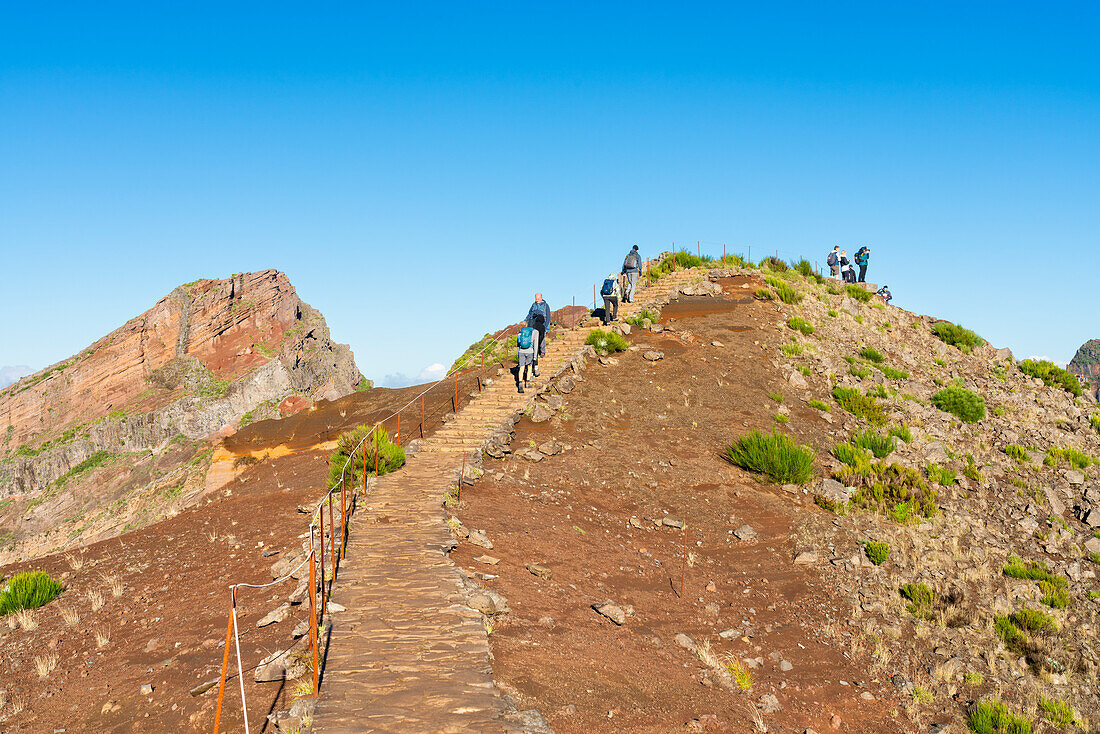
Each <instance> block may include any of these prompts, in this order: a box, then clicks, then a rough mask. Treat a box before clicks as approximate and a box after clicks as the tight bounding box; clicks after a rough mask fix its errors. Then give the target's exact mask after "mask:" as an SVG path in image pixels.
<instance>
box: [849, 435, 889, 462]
mask: <svg viewBox="0 0 1100 734" xmlns="http://www.w3.org/2000/svg"><path fill="white" fill-rule="evenodd" d="M852 443H853V444H855V445H856V446H858V447H860V448H861V449H867V450H868V451H870V452H871V453H872V454H874V455H875V458H876V459H885V458H886V457H887V456H889V455H890V454H891V453H893V451H894V449H896V448H897V445H898V442H897V440H896V439H895V438H894V437H893V436H890V435H886V436H882V435H880V434H878V433H875V432H874V431H872V430H869V429H867V430H863V431H860V432H859V433H856V434H855V435H854V436H852Z"/></svg>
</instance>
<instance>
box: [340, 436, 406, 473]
mask: <svg viewBox="0 0 1100 734" xmlns="http://www.w3.org/2000/svg"><path fill="white" fill-rule="evenodd" d="M360 441H362V442H363V443H362V445H359V442H360ZM357 445H359V447H358V448H356V446H357ZM349 456H350V457H351V461H350V462H349V461H348V457H349ZM364 457H365V458H366V465H367V474H374V467H375V464H376V463H377V465H378V476H381V475H383V474H389V473H390V472H392V471H396V470H398V469H400V468H401V467H402V466H404V465H405V449H403V448H401V446H399V445H398V444H395V443H393V442H392V441H391V440H390V436H389V434H388V433H386V432H385V431H384V430H382V429H378V435H377V437H375V436H374V435H371V429H370V426H358V427H357V428H354V429H353V430H350V431H348V432H346V433H343V434H341V435H340V438H339V440H337V442H336V449H335V450H334V451H333V452H332V456H330V457H329V463H328V466H329V481H330V483H331V484H332V485H333V486H335V485H336V484H337V483H338V482H339V481H340V476H341V472H343V476H344V478H345V479H346V480H347V481H348V482H349V483H350V484H351V485H354V486H358V485H359V484H360V483H362V481H363V461H364ZM376 460H377V461H376ZM345 465H346V467H347V468H346V469H345Z"/></svg>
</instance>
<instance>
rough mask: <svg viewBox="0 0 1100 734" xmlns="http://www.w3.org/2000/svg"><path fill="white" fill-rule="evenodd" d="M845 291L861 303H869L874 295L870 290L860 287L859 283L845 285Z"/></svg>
mask: <svg viewBox="0 0 1100 734" xmlns="http://www.w3.org/2000/svg"><path fill="white" fill-rule="evenodd" d="M844 292H845V293H847V294H848V296H849V297H851V298H854V299H856V300H857V301H859V302H860V303H867V302H868V301H870V300H871V297H872V293H871V292H870V291H866V290H864V289H862V288H860V287H859V286H858V285H852V284H851V283H849V284H848V285H846V286H844Z"/></svg>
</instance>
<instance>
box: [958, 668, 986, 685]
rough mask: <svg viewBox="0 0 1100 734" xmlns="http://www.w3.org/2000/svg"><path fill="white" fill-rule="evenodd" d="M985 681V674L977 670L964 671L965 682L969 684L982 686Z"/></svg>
mask: <svg viewBox="0 0 1100 734" xmlns="http://www.w3.org/2000/svg"><path fill="white" fill-rule="evenodd" d="M984 682H985V676H984V675H982V674H981V673H979V672H978V671H976V670H968V671H966V672H965V673H963V683H965V684H966V685H968V686H980V685H981V684H982V683H984Z"/></svg>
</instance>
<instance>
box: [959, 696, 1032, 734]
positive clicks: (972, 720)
mask: <svg viewBox="0 0 1100 734" xmlns="http://www.w3.org/2000/svg"><path fill="white" fill-rule="evenodd" d="M967 724H969V725H970V730H971V731H972V732H974V734H1031V722H1030V721H1028V720H1027V719H1026V718H1025V717H1023V716H1021V715H1019V714H1014V713H1012V712H1011V711H1009V710H1008V707H1006V706H1005V705H1004V704H1003V703H1001V702H1000V701H998V700H997V699H992V700H989V701H982V702H981V703H977V704H974V706H973V707H972V708H971V709H970V712H969V713H968V714H967Z"/></svg>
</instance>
